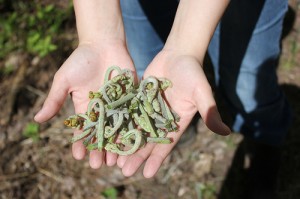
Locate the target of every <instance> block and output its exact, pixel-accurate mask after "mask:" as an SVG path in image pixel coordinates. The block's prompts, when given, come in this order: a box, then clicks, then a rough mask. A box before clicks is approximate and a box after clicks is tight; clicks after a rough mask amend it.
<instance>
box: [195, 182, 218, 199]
mask: <svg viewBox="0 0 300 199" xmlns="http://www.w3.org/2000/svg"><path fill="white" fill-rule="evenodd" d="M195 189H196V193H197V199H213V198H215V195H216V192H217V190H216V187H215V186H214V185H213V184H203V183H196V185H195Z"/></svg>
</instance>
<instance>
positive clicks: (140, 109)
mask: <svg viewBox="0 0 300 199" xmlns="http://www.w3.org/2000/svg"><path fill="white" fill-rule="evenodd" d="M113 70H116V71H117V72H118V75H117V76H115V77H112V78H111V79H110V78H109V77H110V76H111V73H112V71H113ZM170 86H171V82H170V81H169V80H167V79H163V78H155V77H148V78H146V79H144V80H142V81H141V82H140V84H139V85H135V84H134V77H133V74H132V72H131V71H129V70H127V69H123V70H121V69H120V68H119V67H117V66H112V67H110V68H109V69H108V70H107V72H106V74H105V79H104V84H103V86H102V87H101V88H100V89H99V90H98V91H97V92H92V91H90V92H89V98H90V102H89V104H88V107H87V112H86V113H85V114H76V115H72V116H70V117H68V118H67V119H66V120H65V122H64V123H65V125H66V126H69V127H73V128H77V129H81V130H82V133H81V134H79V135H76V136H74V137H73V138H72V142H76V141H78V140H81V139H83V144H84V145H85V146H86V148H87V149H88V150H95V149H98V150H103V149H105V150H107V151H110V152H113V153H117V154H119V155H130V154H133V153H134V152H136V151H137V150H138V149H139V148H141V147H142V146H144V144H145V143H146V142H155V143H171V142H172V140H171V139H170V138H168V137H166V136H167V133H168V132H174V131H177V130H178V126H177V124H176V122H178V121H179V116H178V115H177V114H176V113H175V112H174V111H172V110H171V109H170V107H169V106H168V104H167V102H166V101H165V99H164V98H163V91H164V90H166V89H167V88H168V87H170Z"/></svg>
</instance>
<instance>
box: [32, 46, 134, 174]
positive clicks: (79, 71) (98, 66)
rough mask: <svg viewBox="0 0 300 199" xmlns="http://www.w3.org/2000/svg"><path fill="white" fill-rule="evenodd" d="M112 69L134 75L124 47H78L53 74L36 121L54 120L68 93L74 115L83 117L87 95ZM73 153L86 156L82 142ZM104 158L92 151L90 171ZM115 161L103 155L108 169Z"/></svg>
mask: <svg viewBox="0 0 300 199" xmlns="http://www.w3.org/2000/svg"><path fill="white" fill-rule="evenodd" d="M112 65H118V66H119V67H121V68H128V69H130V70H132V71H134V67H133V63H132V61H131V58H130V56H129V54H128V53H127V50H126V48H125V47H123V46H116V47H114V46H107V47H105V48H103V47H102V48H99V47H93V46H90V45H81V46H80V47H78V48H77V49H76V50H75V51H74V52H73V53H72V54H71V56H70V57H69V58H68V59H67V60H66V62H65V63H64V64H63V65H62V67H61V68H60V69H59V70H58V71H57V73H56V74H55V77H54V81H53V84H52V87H51V90H50V93H49V95H48V97H47V99H46V101H45V103H44V106H43V108H42V110H41V111H40V113H39V114H37V115H36V117H35V120H36V121H38V122H44V121H47V120H48V119H50V118H51V117H53V116H54V115H55V114H56V113H57V112H58V111H59V109H60V107H61V106H62V104H63V102H64V100H65V98H66V96H67V94H68V93H70V94H71V95H72V100H73V103H74V108H75V112H76V113H84V112H85V111H86V109H87V104H88V102H89V98H88V92H89V91H97V90H98V89H99V87H100V86H101V84H102V83H103V80H104V76H105V71H106V70H107V68H108V67H110V66H112ZM78 133H81V132H80V131H75V134H78ZM72 151H73V156H74V157H75V158H76V159H82V158H83V157H84V156H85V152H86V150H85V147H84V145H83V144H82V142H76V143H74V144H73V146H72ZM103 158H104V154H103V153H102V152H99V151H91V153H90V165H91V167H93V168H99V167H100V166H101V164H102V163H103ZM116 158H117V156H116V155H113V154H111V153H108V154H107V155H106V161H107V162H108V164H110V165H113V164H114V163H115V162H116Z"/></svg>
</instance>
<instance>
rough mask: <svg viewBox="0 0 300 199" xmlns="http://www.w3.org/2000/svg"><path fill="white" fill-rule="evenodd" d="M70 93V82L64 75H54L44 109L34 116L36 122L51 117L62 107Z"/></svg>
mask: <svg viewBox="0 0 300 199" xmlns="http://www.w3.org/2000/svg"><path fill="white" fill-rule="evenodd" d="M67 94H68V84H67V82H66V80H65V79H64V78H63V77H58V76H57V75H55V76H54V79H53V83H52V86H51V89H50V92H49V94H48V97H47V98H46V100H45V102H44V105H43V107H42V109H41V110H40V111H39V112H38V113H37V114H36V115H35V116H34V120H35V121H36V122H39V123H42V122H45V121H47V120H49V119H51V118H52V117H53V116H54V115H55V114H56V113H57V112H58V111H59V110H60V108H61V106H62V105H63V103H64V101H65V99H66V97H67Z"/></svg>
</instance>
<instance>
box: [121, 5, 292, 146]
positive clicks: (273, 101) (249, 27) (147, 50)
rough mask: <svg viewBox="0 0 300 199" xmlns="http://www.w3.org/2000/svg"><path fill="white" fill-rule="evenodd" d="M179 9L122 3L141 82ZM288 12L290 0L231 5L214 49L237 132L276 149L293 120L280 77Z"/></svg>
mask: <svg viewBox="0 0 300 199" xmlns="http://www.w3.org/2000/svg"><path fill="white" fill-rule="evenodd" d="M162 4H163V5H162ZM177 4H178V2H177V0H165V1H161V0H152V1H150V0H148V1H147V0H140V1H139V0H121V7H122V14H123V20H124V25H125V32H126V39H127V45H128V49H129V52H130V54H131V56H132V58H133V61H134V64H135V66H136V69H137V73H138V75H139V76H140V77H141V76H142V75H143V72H144V70H145V68H146V67H147V65H148V64H149V63H150V62H151V60H152V59H153V58H154V56H155V55H156V54H157V53H158V52H159V51H160V50H161V49H162V48H163V45H164V42H165V40H166V37H167V34H168V32H169V31H170V28H171V26H172V21H173V19H174V15H175V12H176V8H177ZM287 8H288V1H287V0H265V1H263V0H231V2H230V4H229V7H228V8H227V10H226V12H225V14H224V16H223V18H222V20H221V22H220V24H219V25H218V27H217V29H216V31H215V33H214V36H213V38H212V40H211V42H210V46H209V49H208V52H209V55H210V58H211V61H212V64H213V67H214V73H215V81H216V85H217V94H218V95H219V96H220V97H219V98H220V99H222V100H224V101H225V102H226V104H227V107H228V108H229V109H228V110H229V111H230V114H231V116H232V118H233V122H232V129H233V131H236V132H241V133H243V134H244V135H245V136H246V137H248V138H253V139H255V140H257V141H261V142H263V143H267V144H272V145H280V144H281V143H282V142H283V140H284V137H285V135H286V132H287V130H288V127H289V124H290V120H291V113H290V108H289V106H288V103H287V101H286V99H285V97H284V95H283V92H282V91H281V90H280V88H279V85H278V83H277V76H276V68H277V65H278V58H279V55H280V38H281V31H282V23H283V18H284V15H285V12H286V11H287ZM199 34H201V33H199Z"/></svg>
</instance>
